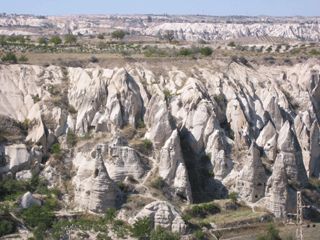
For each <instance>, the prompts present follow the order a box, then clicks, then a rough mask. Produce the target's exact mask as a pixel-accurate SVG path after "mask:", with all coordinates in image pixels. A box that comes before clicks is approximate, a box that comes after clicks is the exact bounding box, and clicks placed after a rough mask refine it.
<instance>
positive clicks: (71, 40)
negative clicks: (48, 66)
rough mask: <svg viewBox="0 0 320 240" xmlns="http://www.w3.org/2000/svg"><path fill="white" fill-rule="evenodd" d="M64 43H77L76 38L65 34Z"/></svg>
mask: <svg viewBox="0 0 320 240" xmlns="http://www.w3.org/2000/svg"><path fill="white" fill-rule="evenodd" d="M64 43H65V44H75V43H77V37H76V36H75V35H73V34H67V35H65V36H64Z"/></svg>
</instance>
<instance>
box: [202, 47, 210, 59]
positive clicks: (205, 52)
mask: <svg viewBox="0 0 320 240" xmlns="http://www.w3.org/2000/svg"><path fill="white" fill-rule="evenodd" d="M200 53H201V55H203V56H206V57H208V56H211V55H212V53H213V50H212V48H210V47H204V48H200Z"/></svg>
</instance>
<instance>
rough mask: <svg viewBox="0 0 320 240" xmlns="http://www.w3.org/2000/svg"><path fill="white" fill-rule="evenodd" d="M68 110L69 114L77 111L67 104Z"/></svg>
mask: <svg viewBox="0 0 320 240" xmlns="http://www.w3.org/2000/svg"><path fill="white" fill-rule="evenodd" d="M68 112H69V113H70V114H76V113H77V112H78V111H77V110H76V109H75V107H74V106H72V105H69V106H68Z"/></svg>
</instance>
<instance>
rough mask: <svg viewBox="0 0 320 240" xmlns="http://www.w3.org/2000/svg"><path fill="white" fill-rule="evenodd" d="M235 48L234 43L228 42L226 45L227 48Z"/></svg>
mask: <svg viewBox="0 0 320 240" xmlns="http://www.w3.org/2000/svg"><path fill="white" fill-rule="evenodd" d="M235 46H236V44H235V42H229V43H228V47H235Z"/></svg>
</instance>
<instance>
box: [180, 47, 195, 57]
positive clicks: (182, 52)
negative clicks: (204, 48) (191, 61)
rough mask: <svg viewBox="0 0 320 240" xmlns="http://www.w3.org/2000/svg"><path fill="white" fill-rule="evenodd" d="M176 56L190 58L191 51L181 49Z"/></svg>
mask: <svg viewBox="0 0 320 240" xmlns="http://www.w3.org/2000/svg"><path fill="white" fill-rule="evenodd" d="M178 55H180V56H190V55H192V51H191V50H190V49H189V48H181V49H180V51H179V53H178Z"/></svg>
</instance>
